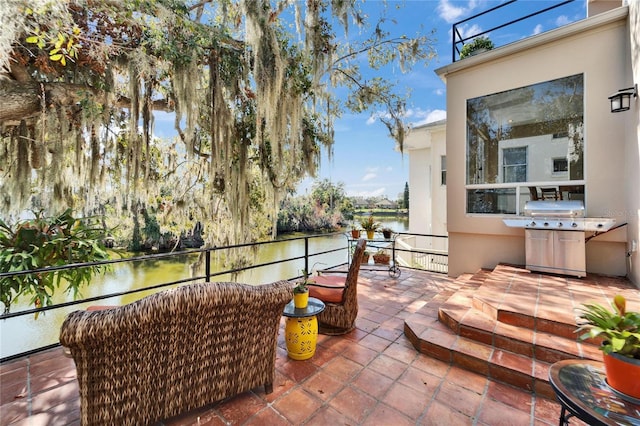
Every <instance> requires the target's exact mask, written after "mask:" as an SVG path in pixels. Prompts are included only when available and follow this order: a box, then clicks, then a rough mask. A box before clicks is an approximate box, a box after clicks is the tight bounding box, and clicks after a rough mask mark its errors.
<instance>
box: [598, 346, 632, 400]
mask: <svg viewBox="0 0 640 426" xmlns="http://www.w3.org/2000/svg"><path fill="white" fill-rule="evenodd" d="M603 359H604V371H605V373H606V375H607V383H608V384H609V386H611V387H612V388H613V389H615V390H617V391H618V392H621V393H623V394H625V395H629V396H630V397H633V398H636V399H640V359H633V358H627V357H626V356H622V355H618V354H616V353H611V354H609V355H604V357H603Z"/></svg>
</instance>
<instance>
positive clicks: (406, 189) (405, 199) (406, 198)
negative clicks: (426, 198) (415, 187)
mask: <svg viewBox="0 0 640 426" xmlns="http://www.w3.org/2000/svg"><path fill="white" fill-rule="evenodd" d="M402 201H403V203H404V206H403V207H404V208H405V209H407V210H408V209H409V182H405V183H404V195H403V197H402Z"/></svg>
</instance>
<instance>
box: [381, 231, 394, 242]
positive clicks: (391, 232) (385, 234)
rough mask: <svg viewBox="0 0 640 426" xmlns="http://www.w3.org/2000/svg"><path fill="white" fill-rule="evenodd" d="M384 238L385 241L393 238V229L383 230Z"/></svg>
mask: <svg viewBox="0 0 640 426" xmlns="http://www.w3.org/2000/svg"><path fill="white" fill-rule="evenodd" d="M381 231H382V236H383V237H384V239H385V240H388V239H389V238H391V234H393V231H392V230H391V228H382V229H381Z"/></svg>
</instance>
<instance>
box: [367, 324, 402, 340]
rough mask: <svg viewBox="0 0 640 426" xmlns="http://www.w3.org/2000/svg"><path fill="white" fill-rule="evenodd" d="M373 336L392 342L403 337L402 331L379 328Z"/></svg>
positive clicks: (374, 331)
mask: <svg viewBox="0 0 640 426" xmlns="http://www.w3.org/2000/svg"><path fill="white" fill-rule="evenodd" d="M372 334H373V335H374V336H378V337H382V338H383V339H386V340H389V341H390V342H394V341H395V340H396V339H397V338H398V337H400V336H402V329H396V328H386V327H378V328H377V329H375V330H373V333H372Z"/></svg>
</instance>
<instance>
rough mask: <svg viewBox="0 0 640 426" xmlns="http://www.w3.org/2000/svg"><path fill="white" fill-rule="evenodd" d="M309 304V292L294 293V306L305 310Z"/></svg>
mask: <svg viewBox="0 0 640 426" xmlns="http://www.w3.org/2000/svg"><path fill="white" fill-rule="evenodd" d="M308 304H309V292H308V291H305V292H304V293H293V305H294V306H295V307H296V308H298V309H304V308H306V307H307V305H308Z"/></svg>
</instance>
